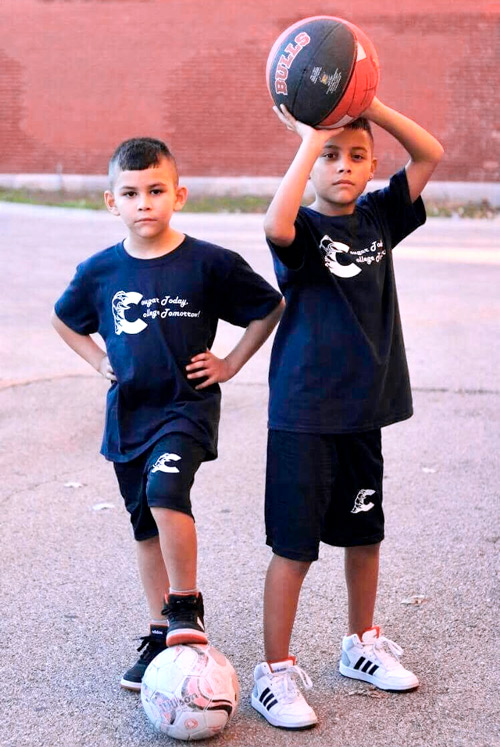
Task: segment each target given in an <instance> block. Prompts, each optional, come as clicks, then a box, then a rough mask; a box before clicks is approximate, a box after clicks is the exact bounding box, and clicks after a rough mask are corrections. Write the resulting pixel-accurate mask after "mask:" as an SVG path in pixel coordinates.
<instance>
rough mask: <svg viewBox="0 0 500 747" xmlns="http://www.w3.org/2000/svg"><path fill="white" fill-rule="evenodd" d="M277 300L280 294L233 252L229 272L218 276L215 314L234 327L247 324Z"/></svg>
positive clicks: (268, 310) (258, 317)
mask: <svg viewBox="0 0 500 747" xmlns="http://www.w3.org/2000/svg"><path fill="white" fill-rule="evenodd" d="M280 300H281V294H280V293H278V291H277V290H275V289H274V288H273V287H272V285H270V284H269V283H268V282H267V280H264V278H263V277H261V276H260V275H258V274H257V273H256V272H254V270H253V269H252V268H251V267H250V265H249V264H248V263H247V262H246V261H245V260H244V259H243V257H241V256H240V255H239V254H236V252H234V253H233V261H232V263H231V267H230V269H229V272H228V273H227V274H226V275H225V276H224V278H219V282H218V287H217V300H216V306H217V316H218V317H219V319H223V320H224V321H226V322H229V323H230V324H235V325H236V326H238V327H247V326H248V325H249V324H250V322H252V321H253V320H254V319H263V318H264V317H265V316H267V315H268V314H269V313H270V312H271V311H272V310H273V309H274V308H276V306H277V305H278V304H279V302H280Z"/></svg>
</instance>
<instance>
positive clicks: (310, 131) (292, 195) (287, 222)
mask: <svg viewBox="0 0 500 747" xmlns="http://www.w3.org/2000/svg"><path fill="white" fill-rule="evenodd" d="M273 109H274V111H275V112H276V114H277V116H278V117H279V119H280V120H281V121H282V122H283V124H284V125H285V126H286V127H287V129H288V130H291V131H292V132H296V133H297V135H299V137H301V138H302V143H301V144H300V147H299V149H298V151H297V153H296V155H295V158H294V159H293V161H292V163H291V164H290V167H289V169H288V171H287V172H286V174H285V176H284V177H283V179H282V180H281V184H280V186H279V187H278V189H277V191H276V194H275V195H274V197H273V199H272V201H271V204H270V205H269V207H268V209H267V213H266V217H265V218H264V231H265V234H266V238H268V239H269V240H270V241H272V242H273V244H277V246H290V244H292V243H293V240H294V239H295V219H296V218H297V213H298V212H299V208H300V205H301V202H302V197H303V196H304V192H305V189H306V186H307V181H308V179H309V174H310V173H311V169H312V167H313V166H314V163H315V161H316V159H317V158H318V156H319V155H320V154H321V151H322V150H323V146H324V145H325V143H326V141H327V140H330V138H332V137H333V136H334V135H335V134H336V133H339V132H342V128H338V129H337V130H331V129H323V130H317V129H315V128H314V127H310V126H309V125H306V124H304V123H303V122H299V121H298V120H297V119H295V118H294V117H292V115H291V114H290V113H289V112H288V111H287V110H286V108H285V107H284V106H282V107H281V110H279V109H278V108H277V107H276V106H275V107H273Z"/></svg>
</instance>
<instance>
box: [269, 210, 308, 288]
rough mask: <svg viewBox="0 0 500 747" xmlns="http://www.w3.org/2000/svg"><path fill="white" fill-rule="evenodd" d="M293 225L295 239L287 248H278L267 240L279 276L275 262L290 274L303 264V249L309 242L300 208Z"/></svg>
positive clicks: (306, 226)
mask: <svg viewBox="0 0 500 747" xmlns="http://www.w3.org/2000/svg"><path fill="white" fill-rule="evenodd" d="M294 225H295V238H294V240H293V242H292V243H291V244H290V245H289V246H278V245H277V244H273V242H272V241H270V240H269V239H267V243H268V246H269V248H270V250H271V253H272V255H273V259H274V262H275V270H276V274H277V275H279V266H277V263H276V260H278V262H280V263H281V264H282V265H284V267H286V268H287V270H291V271H292V272H293V271H296V270H300V269H301V268H302V265H303V264H304V259H305V251H306V250H305V248H306V246H308V245H309V241H310V227H309V224H308V222H307V220H306V219H305V217H304V214H303V212H302V209H301V208H299V212H298V214H297V217H296V219H295V224H294Z"/></svg>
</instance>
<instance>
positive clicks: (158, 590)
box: [136, 537, 169, 621]
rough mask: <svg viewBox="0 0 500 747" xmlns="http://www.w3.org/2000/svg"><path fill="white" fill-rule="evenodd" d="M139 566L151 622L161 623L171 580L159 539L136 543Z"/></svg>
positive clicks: (154, 538) (152, 538) (153, 538)
mask: <svg viewBox="0 0 500 747" xmlns="http://www.w3.org/2000/svg"><path fill="white" fill-rule="evenodd" d="M136 547H137V564H138V566H139V576H140V578H141V582H142V586H143V589H144V593H145V594H146V600H147V603H148V607H149V614H150V617H151V620H156V621H160V620H161V619H162V617H161V611H162V609H163V604H164V601H165V594H166V593H168V589H169V580H168V575H167V571H166V569H165V563H164V562H163V555H162V552H161V547H160V539H159V537H151V538H150V539H147V540H142V541H140V542H136Z"/></svg>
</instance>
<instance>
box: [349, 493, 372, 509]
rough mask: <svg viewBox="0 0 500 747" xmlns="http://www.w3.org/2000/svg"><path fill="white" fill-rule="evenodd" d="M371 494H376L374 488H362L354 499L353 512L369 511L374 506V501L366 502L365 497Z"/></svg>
mask: <svg viewBox="0 0 500 747" xmlns="http://www.w3.org/2000/svg"><path fill="white" fill-rule="evenodd" d="M370 495H375V491H374V490H360V491H359V493H358V494H357V496H356V498H355V499H354V508H353V509H352V510H351V514H359V513H360V511H369V510H370V509H371V508H373V507H374V505H375V504H374V503H372V502H371V501H370V503H365V498H368V496H370Z"/></svg>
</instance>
